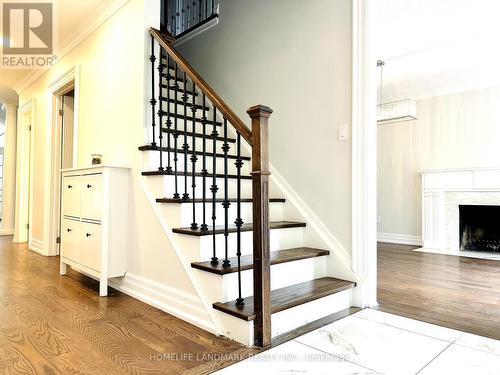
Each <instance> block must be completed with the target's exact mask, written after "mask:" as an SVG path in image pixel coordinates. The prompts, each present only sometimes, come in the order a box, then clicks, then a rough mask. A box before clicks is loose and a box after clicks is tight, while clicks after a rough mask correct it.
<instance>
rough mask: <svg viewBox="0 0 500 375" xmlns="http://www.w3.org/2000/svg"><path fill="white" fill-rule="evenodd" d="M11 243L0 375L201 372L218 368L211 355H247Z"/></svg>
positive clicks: (1, 316) (2, 245) (5, 244)
mask: <svg viewBox="0 0 500 375" xmlns="http://www.w3.org/2000/svg"><path fill="white" fill-rule="evenodd" d="M10 240H11V238H10V237H0V373H1V374H35V373H37V374H77V373H78V374H108V375H113V374H181V373H183V372H184V371H186V370H188V369H189V371H188V372H189V373H192V374H196V373H207V372H210V370H212V369H213V368H214V366H216V363H217V361H214V362H210V361H209V360H208V359H207V358H210V357H209V356H211V355H212V356H216V355H226V356H227V355H233V356H234V357H237V356H242V357H244V356H247V355H248V350H247V349H243V348H242V346H240V345H239V344H237V343H235V342H232V341H229V340H227V339H223V338H219V337H216V336H214V335H211V334H209V333H207V332H205V331H203V330H201V329H199V328H197V327H195V326H193V325H190V324H188V323H186V322H184V321H182V320H180V319H177V318H175V317H173V316H171V315H169V314H166V313H164V312H161V311H159V310H157V309H155V308H153V307H151V306H148V305H146V304H144V303H142V302H140V301H138V300H136V299H133V298H131V297H128V296H126V295H124V294H122V293H119V292H116V291H112V293H111V295H110V296H109V297H108V298H99V296H98V294H97V293H96V291H97V289H98V286H97V283H96V282H94V281H93V280H91V279H89V278H87V277H84V276H81V275H79V274H78V273H76V272H72V271H70V273H69V276H68V277H60V276H59V274H58V270H59V258H56V257H51V258H47V257H42V256H40V255H37V254H35V253H33V252H30V251H28V250H27V249H26V246H24V245H13V244H12V243H10ZM159 354H165V355H171V358H173V359H172V360H167V359H166V357H165V356H163V357H161V359H162V360H155V358H156V359H158V358H160V357H158V355H159ZM190 355H192V358H189V356H190ZM215 358H216V359H217V358H218V357H215ZM207 362H210V363H207ZM200 365H201V366H200ZM198 366H200V367H198ZM198 368H200V371H197V369H198Z"/></svg>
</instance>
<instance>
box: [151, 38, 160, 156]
mask: <svg viewBox="0 0 500 375" xmlns="http://www.w3.org/2000/svg"><path fill="white" fill-rule="evenodd" d="M149 61H151V91H152V93H151V100H150V101H149V102H150V103H151V116H152V119H151V127H152V128H153V142H151V146H153V147H156V133H155V128H156V96H155V61H156V56H155V39H154V38H153V36H151V56H150V57H149ZM160 125H161V123H160Z"/></svg>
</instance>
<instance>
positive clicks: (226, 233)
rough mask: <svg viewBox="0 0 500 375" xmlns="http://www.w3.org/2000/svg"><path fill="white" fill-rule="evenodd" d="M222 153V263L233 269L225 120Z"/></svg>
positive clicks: (225, 123) (225, 120) (223, 266)
mask: <svg viewBox="0 0 500 375" xmlns="http://www.w3.org/2000/svg"><path fill="white" fill-rule="evenodd" d="M222 151H224V203H222V206H223V207H224V261H223V262H222V268H229V267H231V262H230V261H229V244H228V240H229V212H228V211H229V206H230V205H231V203H229V197H228V180H229V179H228V165H227V162H228V157H227V156H228V151H229V143H228V142H227V119H226V118H224V144H223V145H222Z"/></svg>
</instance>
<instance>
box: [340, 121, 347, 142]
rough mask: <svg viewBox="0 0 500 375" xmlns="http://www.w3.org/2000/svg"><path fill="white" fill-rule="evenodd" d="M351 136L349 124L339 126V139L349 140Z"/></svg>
mask: <svg viewBox="0 0 500 375" xmlns="http://www.w3.org/2000/svg"><path fill="white" fill-rule="evenodd" d="M348 138H349V127H348V126H347V125H345V124H344V125H340V126H339V141H347V139H348Z"/></svg>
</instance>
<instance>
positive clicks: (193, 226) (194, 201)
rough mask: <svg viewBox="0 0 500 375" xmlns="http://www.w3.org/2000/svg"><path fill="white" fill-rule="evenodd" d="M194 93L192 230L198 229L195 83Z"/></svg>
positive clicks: (194, 86)
mask: <svg viewBox="0 0 500 375" xmlns="http://www.w3.org/2000/svg"><path fill="white" fill-rule="evenodd" d="M191 93H192V101H191V104H192V107H191V112H192V114H193V127H192V128H193V136H192V139H191V143H192V146H191V148H192V151H191V152H192V154H191V168H192V169H193V170H192V171H191V172H192V175H191V187H192V188H193V197H192V198H193V222H192V223H191V229H193V230H195V229H198V224H197V223H196V161H197V160H198V156H196V138H195V134H196V85H195V84H194V82H193V90H192V91H191Z"/></svg>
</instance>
